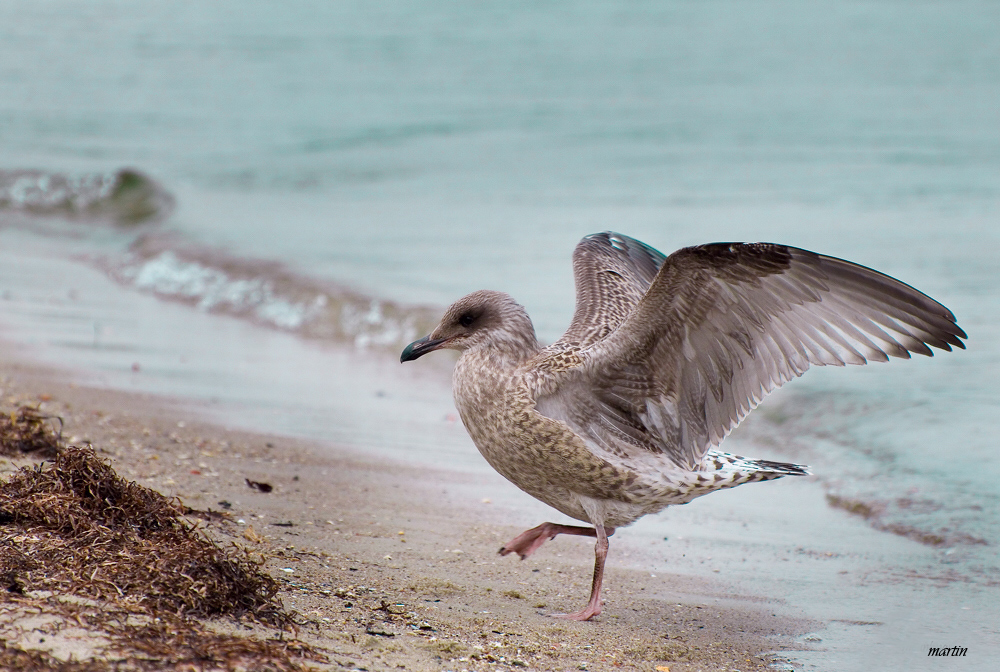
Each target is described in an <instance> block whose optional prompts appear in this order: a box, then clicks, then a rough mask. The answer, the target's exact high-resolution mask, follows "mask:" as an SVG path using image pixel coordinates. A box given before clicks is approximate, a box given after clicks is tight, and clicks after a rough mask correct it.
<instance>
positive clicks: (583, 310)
mask: <svg viewBox="0 0 1000 672" xmlns="http://www.w3.org/2000/svg"><path fill="white" fill-rule="evenodd" d="M664 259H666V257H664V256H663V255H662V254H660V253H659V252H657V251H656V250H654V249H653V248H651V247H649V246H648V245H646V244H645V243H641V242H639V241H638V240H635V239H633V238H629V237H628V236H623V235H621V234H620V233H613V232H611V231H605V232H604V233H595V234H592V235H589V236H587V237H586V238H584V239H583V240H581V241H580V243H579V244H578V245H577V246H576V249H575V250H573V276H574V279H575V281H576V311H575V312H574V314H573V321H572V322H571V323H570V325H569V329H567V330H566V333H565V334H563V337H562V338H560V339H559V341H557V343H556V344H554V345H555V347H563V346H566V347H586V346H588V345H591V344H592V343H595V342H597V341H599V340H601V339H602V338H604V337H606V336H607V335H608V334H610V333H611V332H612V331H614V330H615V329H617V328H618V327H619V326H620V325H621V323H622V322H624V321H625V318H627V317H628V316H629V315H630V314H631V313H632V311H633V310H634V309H635V307H636V305H638V303H639V301H640V300H641V299H642V297H643V295H644V294H645V293H646V290H647V289H649V285H650V283H652V282H653V278H655V277H656V272H657V271H659V270H660V266H661V265H662V264H663V261H664Z"/></svg>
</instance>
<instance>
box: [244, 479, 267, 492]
mask: <svg viewBox="0 0 1000 672" xmlns="http://www.w3.org/2000/svg"><path fill="white" fill-rule="evenodd" d="M243 480H245V481H246V482H247V485H248V486H250V487H251V488H253V489H254V490H259V491H261V492H271V491H272V490H274V486H273V485H271V484H270V483H262V482H261V481H251V480H250V479H249V478H245V479H243Z"/></svg>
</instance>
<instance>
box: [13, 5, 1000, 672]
mask: <svg viewBox="0 0 1000 672" xmlns="http://www.w3.org/2000/svg"><path fill="white" fill-rule="evenodd" d="M606 229H613V230H617V231H620V232H622V233H626V234H629V235H632V236H634V237H637V238H639V239H641V240H644V241H646V242H648V243H650V244H651V245H653V246H654V247H657V248H659V249H661V250H663V251H664V252H669V251H671V250H673V249H675V248H677V247H681V246H684V245H689V244H695V243H701V242H708V241H715V240H768V241H774V242H783V243H788V244H793V245H796V246H800V247H805V248H807V249H812V250H815V251H818V252H823V253H827V254H831V255H834V256H838V257H843V258H847V259H851V260H853V261H857V262H859V263H862V264H865V265H869V266H872V267H874V268H877V269H879V270H881V271H883V272H886V273H889V274H890V275H893V276H895V277H898V278H899V279H901V280H903V281H905V282H907V283H909V284H912V285H915V286H916V287H918V288H920V289H921V290H923V291H925V292H927V293H928V294H930V295H932V296H933V297H935V298H936V299H938V300H939V301H941V302H942V303H944V304H945V305H947V306H948V307H949V308H951V309H952V310H953V311H954V312H955V314H956V316H957V317H958V320H959V324H960V325H961V326H962V327H963V328H965V330H966V331H967V332H968V334H969V337H970V338H969V341H968V346H969V349H968V350H967V351H965V352H959V353H938V355H937V356H935V357H934V358H933V359H926V358H919V360H918V361H913V362H902V361H898V360H897V361H894V362H893V363H892V364H891V365H888V366H885V365H878V366H872V367H865V368H860V369H852V370H821V371H811V372H809V373H808V374H807V375H806V376H805V377H804V378H803V379H802V380H800V381H794V382H793V383H792V384H790V385H789V386H788V387H786V388H784V389H783V390H781V391H780V392H779V393H778V394H777V395H775V396H774V397H773V398H772V399H769V400H768V402H766V403H765V404H764V406H763V407H762V408H761V409H760V410H759V411H757V412H756V413H755V414H754V416H752V418H751V420H752V421H751V422H749V424H748V426H747V427H745V428H741V430H740V431H738V432H737V433H736V434H735V435H734V436H733V438H732V442H731V444H727V447H728V448H730V449H731V450H733V451H734V452H736V451H742V452H748V453H749V452H753V454H754V456H759V457H765V456H767V457H773V458H787V459H795V460H797V461H803V462H807V463H809V464H811V465H813V467H814V470H815V472H816V473H817V475H818V476H817V478H816V479H815V480H814V481H811V482H801V483H798V484H796V485H789V486H784V485H783V484H782V485H781V486H779V485H778V484H773V485H768V486H759V488H760V489H751V488H747V490H749V491H750V492H748V493H747V494H746V495H743V494H739V495H737V493H738V492H742V490H743V489H740V491H735V492H734V493H731V494H727V495H719V496H718V497H719V503H718V504H712V503H710V502H708V501H707V500H706V501H705V502H704V503H701V502H699V503H696V504H692V505H691V507H684V508H682V509H678V510H677V512H676V513H675V512H673V511H671V512H667V513H666V514H663V515H661V516H660V517H658V518H655V519H650V521H643V522H642V523H640V524H639V525H637V526H636V528H635V530H636V531H635V534H636V535H640V536H641V535H645V536H642V538H643V539H645V538H649V539H654V538H655V539H659V538H662V537H663V536H668V535H669V536H671V537H672V538H671V541H670V542H668V543H667V544H663V545H662V547H663V549H662V551H660V550H657V551H656V553H659V554H660V555H656V554H655V553H654V556H655V557H656V558H659V559H658V560H656V562H658V563H659V562H661V561H662V565H663V566H662V567H660V566H659V565H657V567H658V568H659V569H661V570H662V571H663V572H665V573H667V572H670V571H680V572H691V573H695V574H698V573H699V572H709V575H711V576H713V577H716V578H722V579H727V578H728V579H729V580H733V581H736V582H737V583H739V582H741V581H742V582H745V584H746V585H753V586H755V587H756V588H757V589H759V590H764V591H768V592H770V593H772V594H773V595H776V596H777V597H778V598H779V599H781V600H783V601H784V602H785V603H787V604H788V605H791V606H790V607H789V608H793V609H798V610H799V612H797V613H807V614H809V615H811V616H814V617H817V618H820V619H825V622H827V629H826V630H823V631H822V632H820V633H819V634H818V635H817V637H819V639H820V641H819V642H818V643H817V642H816V641H815V640H807V641H805V642H804V646H806V647H809V648H812V649H815V650H814V651H811V652H808V651H804V652H797V653H794V654H793V655H791V656H790V658H791V660H792V661H793V662H794V663H795V664H796V665H800V666H804V667H805V668H806V669H864V666H865V665H866V664H872V663H874V662H882V663H885V664H889V663H891V662H893V661H897V662H898V661H901V660H905V661H906V666H907V667H908V668H909V669H923V668H922V667H920V666H921V665H926V664H927V662H926V659H925V658H923V657H921V651H922V650H924V651H925V650H926V648H927V647H929V646H949V647H950V646H963V647H968V648H969V656H970V658H969V659H968V661H967V664H969V665H973V666H974V665H979V664H981V665H983V667H981V668H976V669H988V667H989V664H988V661H989V660H990V656H995V655H997V654H998V653H1000V635H998V630H1000V613H998V611H997V608H996V604H997V598H1000V595H998V586H1000V567H998V565H1000V563H998V562H997V548H998V545H1000V514H998V509H1000V507H998V504H1000V485H998V484H1000V468H998V466H997V465H998V460H997V457H998V443H1000V442H998V439H997V436H998V434H1000V386H998V384H997V375H998V374H1000V317H998V316H1000V298H998V297H1000V262H998V252H1000V5H998V4H997V3H995V2H958V1H956V2H946V3H945V2H811V3H801V2H776V1H773V2H710V1H707V0H706V1H705V2H648V3H643V2H630V3H598V2H593V3H588V2H565V3H558V2H548V3H537V2H530V3H528V2H524V3H513V2H510V3H443V2H442V3H435V2H420V3H418V2H412V3H393V4H391V5H387V6H375V5H373V4H372V3H362V2H357V3H348V2H338V3H325V2H283V3H257V2H246V1H243V2H221V1H220V2H211V3H205V2H200V3H198V2H177V1H171V2H158V1H153V0H147V1H146V2H143V3H129V2H89V3H78V2H68V1H61V2H60V1H52V2H44V1H38V0H35V1H32V2H19V1H11V2H4V3H0V337H2V338H4V339H6V340H7V342H8V343H12V344H15V345H18V346H20V347H24V348H29V349H31V351H32V352H33V353H34V354H35V355H36V356H37V357H38V358H39V359H42V360H44V361H48V362H52V363H56V364H60V365H63V366H72V367H74V368H76V369H78V370H81V371H83V374H81V375H83V376H84V377H85V378H86V376H87V375H90V376H91V377H92V378H93V379H95V380H99V381H100V382H102V383H103V384H107V385H111V386H116V387H125V388H138V389H144V390H149V391H156V392H164V393H170V394H175V395H181V396H186V397H189V398H194V399H208V400H212V401H213V403H215V404H217V405H219V407H220V408H221V407H226V408H230V409H240V408H242V409H243V410H244V416H243V418H244V420H245V422H246V423H247V424H251V425H254V426H257V427H259V428H262V429H271V430H275V431H289V432H292V431H296V432H300V433H306V434H311V435H315V436H326V437H332V438H334V439H336V440H338V441H340V442H342V443H346V444H350V445H352V446H354V447H355V448H359V449H363V450H370V451H382V452H384V453H386V454H388V455H390V456H392V457H395V458H398V459H408V460H416V461H423V462H425V463H440V462H442V461H445V462H447V463H449V464H453V465H461V466H462V468H469V469H480V468H483V465H482V462H481V461H480V458H479V457H478V455H477V454H476V453H475V451H474V448H472V447H471V444H470V443H469V441H468V439H467V438H466V437H465V435H464V433H463V432H462V430H461V427H460V426H455V425H454V423H453V422H451V421H450V420H449V417H450V414H452V413H453V412H454V411H453V409H452V407H451V406H450V401H449V397H448V394H449V393H448V381H447V369H448V363H447V362H445V361H442V362H439V363H438V364H433V363H431V364H428V365H427V366H426V368H424V369H422V370H415V369H412V368H411V369H406V370H405V371H403V370H402V369H400V368H399V367H398V365H397V364H396V362H395V357H396V356H397V355H398V348H399V347H400V345H401V344H403V343H405V342H406V341H407V340H410V339H412V338H415V337H418V336H421V335H423V333H424V332H425V331H426V329H428V328H429V326H430V325H431V324H433V319H434V316H435V315H436V314H437V311H438V310H439V308H440V306H443V305H446V304H447V303H449V302H450V301H451V300H453V299H454V298H457V297H458V296H460V295H462V294H464V293H466V292H468V291H472V290H475V289H480V288H484V287H489V288H494V289H501V290H505V291H508V292H509V293H511V294H513V295H514V296H515V297H516V298H517V299H518V300H520V301H521V302H522V303H523V304H524V305H525V306H526V307H527V308H528V310H529V312H530V313H531V315H532V317H533V319H534V321H535V324H536V327H537V329H538V331H539V334H540V336H541V337H542V338H543V340H547V341H551V340H555V339H556V338H558V336H559V335H560V333H561V331H562V329H564V328H565V326H566V325H567V324H568V322H569V318H570V315H571V312H572V306H573V285H572V274H571V268H570V264H569V258H570V254H571V251H572V248H573V246H574V245H575V243H576V242H577V240H579V238H580V237H582V236H583V235H585V234H587V233H591V232H594V231H600V230H606ZM220 315H221V316H220ZM290 362H291V363H294V364H295V365H294V366H292V365H290V364H289V363H290ZM423 362H424V360H421V364H423ZM133 363H138V364H140V371H141V375H136V374H134V373H132V364H133ZM410 366H411V367H413V366H414V365H410ZM87 372H89V374H88V373H87ZM248 409H250V410H248ZM385 418H391V419H390V420H385ZM415 447H417V448H419V449H415ZM767 488H773V489H772V490H771V492H773V493H775V494H774V495H768V494H766V491H767ZM768 497H773V499H768ZM708 499H712V498H708ZM859 506H863V507H867V508H859ZM726 507H730V508H726ZM753 508H755V509H756V510H757V511H758V513H756V514H744V510H745V509H753ZM848 509H850V510H853V511H854V512H855V513H857V512H858V511H868V512H869V514H870V515H869V517H868V518H867V519H866V518H864V517H861V516H857V515H852V514H851V513H849V511H848ZM746 515H750V516H756V517H755V518H752V520H753V523H752V525H753V526H754V528H755V533H754V536H755V537H757V538H761V537H764V538H766V539H767V540H768V541H766V542H764V543H765V545H766V546H767V547H766V548H764V549H761V548H755V547H752V544H751V545H747V544H750V542H747V541H746V539H745V536H746V535H744V538H742V540H741V536H740V535H741V534H742V532H741V530H742V528H743V527H745V526H746V524H747V523H746V517H745V516H746ZM769 521H772V522H770V523H769ZM529 522H531V521H527V520H526V521H525V523H529ZM531 524H534V523H531ZM741 526H742V527H741ZM678 532H680V534H679V536H674V535H677V534H678ZM767 535H771V536H767ZM616 538H617V537H616ZM623 543H624V542H623ZM699 544H700V545H699ZM727 544H728V545H729V546H727ZM740 544H743V545H740ZM824 544H825V545H824ZM727 547H731V549H737V550H735V551H732V550H731V553H730V556H731V557H735V556H739V557H741V558H742V557H744V556H748V557H749V558H751V559H750V561H749V563H747V562H746V560H744V562H743V563H740V566H739V567H736V566H734V565H732V563H730V565H729V566H726V565H723V567H722V568H721V571H720V573H719V574H713V573H711V572H710V571H709V570H710V569H711V567H709V566H707V565H704V564H694V563H693V562H692V561H691V560H690V558H691V557H693V556H695V557H696V556H698V554H704V553H705V549H711V548H715V549H716V551H715V553H716V556H715V557H716V558H718V557H720V556H722V555H724V554H725V551H724V550H718V549H720V548H727ZM681 548H686V549H687V550H686V551H684V555H683V558H685V559H680V558H677V557H676V555H678V554H679V553H676V552H675V551H678V550H679V549H681ZM788 549H798V551H801V553H799V556H800V557H799V559H798V560H794V558H793V560H792V561H789V558H788V557H784V556H783V555H782V554H784V553H787V552H789V551H788ZM803 549H805V550H803ZM817 549H818V550H817ZM810 553H813V554H818V555H816V556H815V557H820V555H822V554H823V553H828V554H829V555H826V556H823V557H826V558H830V560H828V561H827V560H823V561H820V560H816V559H815V557H813V556H810V555H809V554H810ZM708 554H709V555H711V554H712V553H711V552H709V553H708ZM649 557H653V556H647V557H646V560H644V561H643V562H647V563H650V562H653V561H651V560H649ZM753 558H756V560H754V559H753ZM803 558H805V559H803ZM810 558H812V559H810ZM685 563H689V564H685ZM823 563H825V564H823ZM747 590H751V591H752V590H753V589H747ZM851 623H854V624H855V625H851ZM858 623H860V624H861V625H857V624H858ZM872 623H877V624H878V625H871V624H872ZM865 624H868V625H865ZM994 660H995V659H994ZM900 664H901V663H900ZM963 664H965V663H963ZM890 667H891V665H890ZM886 669H888V668H886ZM928 669H930V668H928ZM935 669H936V668H935ZM962 669H973V668H972V667H964V668H962Z"/></svg>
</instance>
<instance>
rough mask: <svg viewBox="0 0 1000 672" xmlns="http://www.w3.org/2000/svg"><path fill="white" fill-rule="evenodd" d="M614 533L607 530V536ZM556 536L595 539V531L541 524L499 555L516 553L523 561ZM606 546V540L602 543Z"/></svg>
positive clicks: (521, 535)
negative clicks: (563, 535) (571, 535)
mask: <svg viewBox="0 0 1000 672" xmlns="http://www.w3.org/2000/svg"><path fill="white" fill-rule="evenodd" d="M614 533H615V528H613V527H609V528H607V536H608V537H610V536H611V535H612V534H614ZM557 534H576V535H579V536H581V537H596V536H597V531H596V530H595V529H594V528H592V527H580V526H578V525H559V524H557V523H542V524H541V525H539V526H538V527H533V528H531V529H530V530H527V531H525V532H522V533H521V534H519V535H517V536H516V537H514V538H513V539H511V540H510V541H509V542H507V543H506V544H505V545H504V546H503V548H501V549H500V555H509V554H511V553H517V554H518V555H520V556H521V559H522V560H524V559H525V558H526V557H528V556H529V555H531V554H532V553H534V552H535V551H537V550H538V549H539V547H541V545H542V544H544V543H545V542H546V541H548V540H549V539H555V538H556V535H557ZM604 545H605V547H606V546H607V540H606V539H605V542H604Z"/></svg>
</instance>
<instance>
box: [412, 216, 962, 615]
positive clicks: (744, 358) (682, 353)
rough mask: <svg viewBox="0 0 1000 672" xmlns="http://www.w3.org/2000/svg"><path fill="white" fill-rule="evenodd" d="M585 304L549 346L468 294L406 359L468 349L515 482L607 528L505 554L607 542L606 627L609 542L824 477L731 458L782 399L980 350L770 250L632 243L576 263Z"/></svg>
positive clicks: (599, 565)
mask: <svg viewBox="0 0 1000 672" xmlns="http://www.w3.org/2000/svg"><path fill="white" fill-rule="evenodd" d="M573 270H574V277H575V282H576V291H577V304H576V310H575V312H574V315H573V320H572V322H571V324H570V327H569V329H568V330H567V331H566V334H565V335H564V336H563V337H562V338H561V339H560V340H559V341H557V342H556V343H554V344H552V345H550V346H548V347H546V348H542V347H540V346H539V344H538V342H537V341H536V339H535V332H534V328H533V327H532V324H531V320H530V319H529V318H528V315H527V314H526V313H525V311H524V309H523V308H522V307H521V306H520V305H518V304H517V303H516V302H515V301H514V300H513V299H512V298H511V297H510V296H508V295H506V294H503V293H501V292H492V291H479V292H475V293H473V294H470V295H468V296H466V297H463V298H462V299H460V300H459V301H457V302H456V303H455V304H453V305H452V306H451V307H450V308H449V309H448V310H447V311H446V313H445V315H444V317H443V318H442V320H441V323H440V324H439V325H438V327H437V328H436V329H435V330H434V332H433V333H432V334H431V335H430V336H428V337H426V338H424V339H421V340H419V341H416V342H415V343H412V344H411V345H410V346H408V347H407V348H406V350H404V351H403V354H402V356H401V360H402V361H408V360H411V359H416V358H417V357H419V356H421V355H423V354H426V353H427V352H430V351H432V350H435V349H438V348H453V349H457V350H460V351H462V356H461V358H460V359H459V361H458V364H457V365H456V367H455V373H454V378H453V384H454V394H455V403H456V405H457V407H458V410H459V413H460V415H461V417H462V421H463V422H464V423H465V426H466V428H467V429H468V431H469V434H470V436H471V437H472V440H473V441H474V442H475V444H476V446H477V447H478V448H479V450H480V452H481V453H482V454H483V456H484V457H485V458H486V460H487V461H488V462H489V463H490V465H491V466H493V468H494V469H496V470H497V471H498V472H499V473H500V474H502V475H503V476H504V477H505V478H507V479H508V480H510V481H511V482H512V483H514V484H515V485H517V486H518V487H519V488H521V489H522V490H524V491H525V492H527V493H528V494H530V495H532V496H533V497H536V498H538V499H539V500H541V501H543V502H545V503H546V504H549V505H550V506H552V507H554V508H556V509H558V510H559V511H561V512H563V513H565V514H566V515H568V516H570V517H572V518H576V519H578V520H582V521H585V522H587V523H590V524H591V525H593V526H594V527H593V528H584V527H576V526H565V525H555V524H552V523H546V524H544V525H542V526H539V527H538V528H534V529H533V530H529V531H527V532H525V533H524V534H522V535H520V536H519V537H517V538H516V539H514V540H512V541H511V543H510V544H508V545H507V546H506V547H505V548H504V549H501V552H502V553H505V554H506V553H508V552H517V553H519V554H521V555H522V557H524V556H526V555H528V554H530V553H531V552H533V551H534V550H535V549H537V548H538V546H540V545H541V543H542V542H544V540H545V539H546V538H549V537H552V536H555V535H556V534H584V535H589V536H596V537H597V539H598V543H597V562H596V564H595V575H594V586H593V589H592V592H591V600H590V603H589V604H588V606H587V607H586V608H585V609H584V610H582V611H580V612H576V613H574V614H569V615H568V617H570V618H578V619H587V618H591V617H593V616H595V615H597V614H598V613H600V584H601V576H602V573H603V562H604V560H603V558H604V556H605V555H606V552H607V536H610V534H612V533H613V532H614V528H617V527H621V526H623V525H628V524H630V523H632V522H634V521H635V520H637V519H638V518H639V517H641V516H643V515H646V514H648V513H653V512H656V511H659V510H661V509H663V508H664V507H666V506H669V505H671V504H683V503H686V502H689V501H691V500H692V499H694V498H696V497H699V496H701V495H704V494H707V493H709V492H713V491H715V490H719V489H722V488H729V487H734V486H736V485H740V484H742V483H748V482H753V481H759V480H771V479H774V478H780V477H782V476H786V475H802V474H806V473H808V472H807V471H806V470H805V468H803V467H800V466H798V465H792V464H783V463H777V462H768V461H764V460H749V459H746V458H742V457H738V456H734V455H729V454H726V453H721V452H719V451H718V450H716V448H717V447H718V445H719V444H720V443H721V442H722V440H723V438H725V436H726V435H727V434H728V433H729V432H730V431H731V430H732V429H733V428H734V427H735V426H736V425H737V424H738V423H739V422H740V421H741V420H742V419H743V418H744V417H745V416H746V414H747V413H748V412H749V411H750V410H751V409H753V408H754V407H755V406H756V405H757V404H758V403H759V402H760V401H761V400H762V399H763V397H764V396H766V395H767V394H768V393H769V392H771V391H772V390H774V389H775V388H777V387H779V386H780V385H782V384H784V383H785V382H787V381H788V380H791V379H792V378H794V377H796V376H800V375H802V373H804V372H805V370H806V369H808V368H809V366H810V365H838V366H843V365H844V364H864V363H866V362H867V361H869V360H876V361H886V360H888V357H889V356H895V357H909V356H910V353H911V352H916V353H920V354H924V355H930V354H931V350H930V348H929V347H928V346H933V347H936V348H941V349H944V350H950V349H951V347H952V346H955V347H959V348H962V347H964V345H963V343H962V340H961V339H963V338H966V335H965V333H964V332H963V331H962V330H961V329H960V328H959V327H958V326H957V324H956V323H955V317H954V316H953V315H952V314H951V312H950V311H948V309H946V308H945V307H944V306H942V305H941V304H939V303H937V302H936V301H934V300H933V299H931V298H930V297H928V296H926V295H924V294H922V293H920V292H919V291H917V290H915V289H913V288H912V287H909V286H908V285H905V284H903V283H901V282H899V281H897V280H894V279H892V278H890V277H888V276H885V275H882V274H881V273H878V272H876V271H873V270H871V269H868V268H865V267H863V266H858V265H856V264H852V263H850V262H847V261H843V260H840V259H835V258H833V257H826V256H822V255H818V254H814V253H812V252H808V251H806V250H800V249H797V248H793V247H788V246H783V245H773V244H767V243H757V244H744V243H714V244H710V245H701V246H698V247H691V248H685V249H682V250H679V251H677V252H675V253H674V254H672V255H671V256H670V257H668V258H667V257H664V256H663V255H662V254H660V253H659V252H657V251H656V250H654V249H652V248H651V247H649V246H647V245H645V244H643V243H640V242H639V241H636V240H633V239H631V238H628V237H626V236H622V235H620V234H616V233H610V232H608V233H600V234H594V235H592V236H588V237H586V238H584V239H583V241H581V242H580V244H579V245H578V246H577V248H576V250H575V252H574V254H573Z"/></svg>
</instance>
